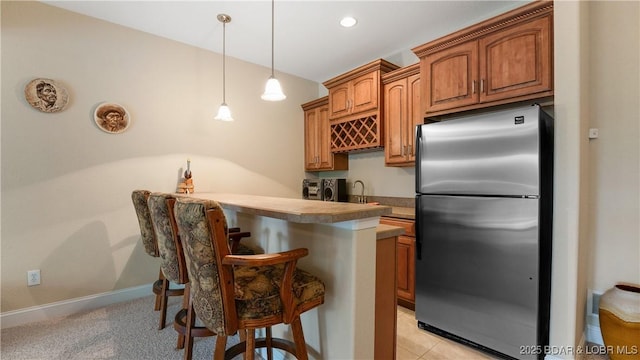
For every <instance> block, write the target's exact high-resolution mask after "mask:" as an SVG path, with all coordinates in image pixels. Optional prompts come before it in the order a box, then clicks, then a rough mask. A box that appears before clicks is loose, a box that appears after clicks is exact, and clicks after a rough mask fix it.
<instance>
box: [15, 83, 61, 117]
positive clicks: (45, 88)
mask: <svg viewBox="0 0 640 360" xmlns="http://www.w3.org/2000/svg"><path fill="white" fill-rule="evenodd" d="M24 98H25V99H26V100H27V102H28V103H29V104H31V106H33V107H34V108H36V109H38V110H40V111H42V112H46V113H54V112H58V111H62V110H64V109H65V107H67V102H68V101H69V95H68V94H67V89H65V88H64V87H63V86H62V85H60V84H58V83H57V82H56V81H55V80H51V79H42V78H38V79H33V80H31V81H30V82H29V83H28V84H27V86H25V88H24Z"/></svg>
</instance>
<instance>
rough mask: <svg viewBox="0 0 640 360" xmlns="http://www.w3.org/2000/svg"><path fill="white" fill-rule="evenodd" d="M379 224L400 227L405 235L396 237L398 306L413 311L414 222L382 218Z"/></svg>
mask: <svg viewBox="0 0 640 360" xmlns="http://www.w3.org/2000/svg"><path fill="white" fill-rule="evenodd" d="M380 223H381V224H386V225H393V226H400V227H403V228H404V229H405V234H404V235H400V236H398V242H397V245H396V266H397V286H396V291H397V294H398V305H401V306H404V307H406V308H408V309H411V310H414V309H415V303H416V292H415V274H416V260H415V259H416V255H415V254H416V253H415V249H416V233H415V221H413V220H406V219H398V218H391V217H386V216H383V217H381V218H380Z"/></svg>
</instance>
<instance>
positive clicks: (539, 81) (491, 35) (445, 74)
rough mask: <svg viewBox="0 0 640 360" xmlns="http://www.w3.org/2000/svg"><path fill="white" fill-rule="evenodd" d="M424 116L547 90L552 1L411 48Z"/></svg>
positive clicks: (537, 95)
mask: <svg viewBox="0 0 640 360" xmlns="http://www.w3.org/2000/svg"><path fill="white" fill-rule="evenodd" d="M413 51H414V53H415V54H416V55H417V56H418V57H419V58H420V64H421V65H420V69H421V70H420V71H421V74H423V76H422V77H423V78H424V79H426V80H425V81H423V87H422V91H423V95H424V98H423V100H422V106H423V108H422V111H423V115H424V116H436V115H443V114H447V113H451V112H455V111H463V110H471V109H477V108H482V107H487V106H493V105H500V104H506V103H510V102H516V101H522V100H530V99H538V98H544V97H549V96H552V95H553V2H552V1H536V2H532V3H530V4H527V5H525V6H522V7H520V8H517V9H515V10H512V11H510V12H507V13H505V14H502V15H499V16H496V17H494V18H492V19H489V20H486V21H484V22H482V23H479V24H477V25H473V26H470V27H468V28H465V29H462V30H460V31H458V32H456V33H453V34H451V35H448V36H445V37H443V38H440V39H437V40H434V41H432V42H429V43H427V44H424V45H421V46H419V47H416V48H414V49H413Z"/></svg>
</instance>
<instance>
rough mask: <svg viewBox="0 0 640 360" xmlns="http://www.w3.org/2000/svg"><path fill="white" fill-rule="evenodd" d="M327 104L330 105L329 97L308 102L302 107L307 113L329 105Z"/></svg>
mask: <svg viewBox="0 0 640 360" xmlns="http://www.w3.org/2000/svg"><path fill="white" fill-rule="evenodd" d="M327 104H329V96H323V97H321V98H318V99H315V100H311V101H309V102H306V103H304V104H302V105H300V106H301V107H302V110H304V111H307V110H310V109H313V108H316V107H318V106H322V105H327Z"/></svg>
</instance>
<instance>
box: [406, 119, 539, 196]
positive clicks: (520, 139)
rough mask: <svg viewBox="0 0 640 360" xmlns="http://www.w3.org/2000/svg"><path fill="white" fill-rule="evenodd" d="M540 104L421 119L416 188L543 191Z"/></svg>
mask: <svg viewBox="0 0 640 360" xmlns="http://www.w3.org/2000/svg"><path fill="white" fill-rule="evenodd" d="M539 118H540V109H539V107H538V106H526V107H518V108H515V109H510V110H502V111H493V112H489V113H483V114H481V115H473V116H466V117H460V118H457V119H453V120H446V121H442V122H438V123H431V124H424V125H420V126H419V127H420V129H419V130H418V131H417V132H416V137H417V139H416V143H417V144H418V145H417V146H418V147H417V150H418V153H417V157H416V166H417V169H418V171H417V173H416V192H417V193H422V194H459V195H464V194H469V195H471V194H480V195H516V196H519V195H540V194H539V177H540V176H539V172H538V164H539V131H538V129H539Z"/></svg>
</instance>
